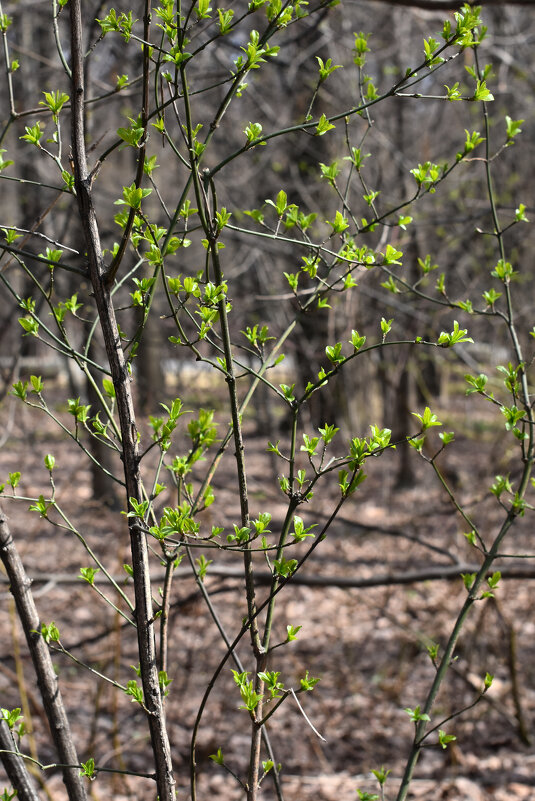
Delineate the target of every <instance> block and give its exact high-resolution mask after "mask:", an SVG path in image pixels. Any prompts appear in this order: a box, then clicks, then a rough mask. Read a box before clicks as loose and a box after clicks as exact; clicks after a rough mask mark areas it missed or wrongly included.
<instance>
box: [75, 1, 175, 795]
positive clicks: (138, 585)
mask: <svg viewBox="0 0 535 801" xmlns="http://www.w3.org/2000/svg"><path fill="white" fill-rule="evenodd" d="M70 10H71V54H72V153H73V161H74V176H75V187H76V194H77V198H78V206H79V213H80V220H81V223H82V227H83V231H84V236H85V245H86V250H87V257H88V268H89V276H90V279H91V284H92V286H93V292H94V295H95V301H96V305H97V310H98V315H99V320H100V324H101V327H102V333H103V337H104V344H105V347H106V354H107V358H108V362H109V365H110V370H111V374H112V378H113V384H114V387H115V394H116V399H117V412H118V415H119V422H120V429H121V444H122V459H123V465H124V475H125V484H126V492H127V499H129V498H133V499H135V500H137V501H138V502H141V501H142V499H143V493H142V485H141V477H140V473H139V452H138V434H137V427H136V419H135V414H134V406H133V400H132V393H131V389H130V376H129V371H128V365H127V363H126V360H125V356H124V353H123V350H122V347H121V340H120V337H119V331H118V327H117V321H116V318H115V309H114V307H113V302H112V299H111V295H110V291H109V289H108V286H107V282H106V280H105V278H104V270H103V258H102V249H101V244H100V236H99V232H98V226H97V220H96V215H95V210H94V207H93V201H92V196H91V180H92V179H91V176H90V175H89V174H88V169H87V159H86V151H85V141H84V132H85V124H84V122H85V121H84V72H83V52H84V51H83V43H82V9H81V0H71V3H70ZM128 523H129V533H130V547H131V552H132V568H133V571H134V589H135V599H136V622H137V633H138V653H139V662H140V670H141V681H142V684H143V696H144V705H145V708H146V709H147V712H148V724H149V729H150V736H151V744H152V751H153V755H154V767H155V774H156V783H157V787H158V796H159V801H172V799H174V798H175V780H174V776H173V769H172V762H171V751H170V746H169V739H168V735H167V730H166V726H165V715H164V710H163V704H162V698H161V693H160V687H159V681H158V667H157V662H156V642H155V636H154V617H153V610H152V593H151V582H150V573H149V559H148V548H147V542H146V535H145V533H144V531H143V529H142V528H141V527H140V526H139V524H138V523H139V521H138V520H137V519H136V518H128Z"/></svg>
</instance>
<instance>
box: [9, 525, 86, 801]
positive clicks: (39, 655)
mask: <svg viewBox="0 0 535 801" xmlns="http://www.w3.org/2000/svg"><path fill="white" fill-rule="evenodd" d="M0 558H1V559H2V562H3V563H4V567H5V569H6V573H7V575H8V577H9V582H10V587H11V592H12V593H13V597H14V599H15V603H16V605H17V613H18V616H19V619H20V622H21V625H22V628H23V630H24V634H25V637H26V642H27V643H28V649H29V651H30V654H31V657H32V662H33V667H34V670H35V675H36V677H37V684H38V687H39V691H40V693H41V697H42V699H43V706H44V708H45V712H46V716H47V718H48V723H49V726H50V731H51V733H52V739H53V740H54V745H55V746H56V749H57V752H58V757H59V761H60V762H62V763H63V765H64V767H63V782H64V784H65V787H66V788H67V795H68V798H69V801H87V796H86V792H85V787H84V784H83V780H82V778H81V776H80V768H79V767H78V765H79V764H80V763H79V759H78V754H77V752H76V747H75V745H74V741H73V738H72V733H71V729H70V726H69V719H68V717H67V713H66V711H65V707H64V706H63V699H62V697H61V691H60V688H59V684H58V677H57V675H56V673H55V670H54V665H53V664H52V659H51V658H50V652H49V650H48V646H47V644H46V643H45V641H44V639H43V637H42V636H41V621H40V620H39V615H38V614H37V609H36V608H35V603H34V601H33V596H32V592H31V581H30V579H29V578H28V576H27V575H26V571H25V570H24V565H23V564H22V561H21V559H20V557H19V554H18V551H17V549H16V546H15V543H14V542H13V537H12V536H11V532H10V530H9V527H8V524H7V517H6V516H5V514H4V512H3V511H2V509H0ZM14 767H15V766H14ZM16 789H18V788H16Z"/></svg>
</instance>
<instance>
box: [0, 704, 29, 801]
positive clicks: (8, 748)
mask: <svg viewBox="0 0 535 801" xmlns="http://www.w3.org/2000/svg"><path fill="white" fill-rule="evenodd" d="M0 748H1V749H2V752H3V753H2V763H3V765H4V768H5V771H6V773H7V775H8V778H9V781H10V782H11V786H12V787H13V789H14V790H16V791H17V801H39V796H38V794H37V791H36V789H35V787H34V785H33V782H32V780H31V778H30V774H29V773H28V770H27V768H26V765H25V763H24V759H23V758H22V757H20V756H17V754H16V752H17V750H18V749H17V745H16V743H15V740H14V739H13V735H12V734H11V731H10V729H9V726H8V725H7V723H6V722H5V720H0Z"/></svg>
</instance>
